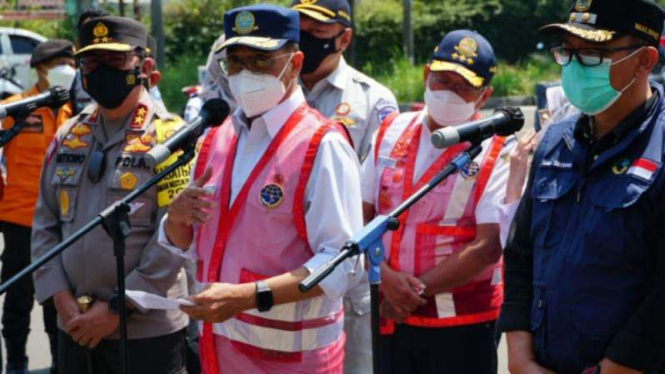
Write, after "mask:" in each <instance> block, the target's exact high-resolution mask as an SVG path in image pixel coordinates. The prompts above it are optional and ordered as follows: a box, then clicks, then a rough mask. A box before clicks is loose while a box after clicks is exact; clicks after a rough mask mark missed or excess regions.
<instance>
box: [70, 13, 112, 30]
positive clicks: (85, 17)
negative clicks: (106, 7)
mask: <svg viewBox="0 0 665 374" xmlns="http://www.w3.org/2000/svg"><path fill="white" fill-rule="evenodd" d="M107 16H109V14H108V13H107V12H105V11H103V10H101V9H90V10H86V11H85V12H83V13H81V15H80V16H79V19H78V22H77V23H76V30H78V31H79V32H81V27H82V26H83V24H84V23H86V22H88V21H90V20H91V19H93V18H99V17H107Z"/></svg>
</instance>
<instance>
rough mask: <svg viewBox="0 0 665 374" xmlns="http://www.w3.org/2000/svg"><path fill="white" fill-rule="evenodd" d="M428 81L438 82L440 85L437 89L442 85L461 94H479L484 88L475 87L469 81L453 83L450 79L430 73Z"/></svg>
mask: <svg viewBox="0 0 665 374" xmlns="http://www.w3.org/2000/svg"><path fill="white" fill-rule="evenodd" d="M427 81H428V82H429V83H434V84H436V85H437V86H438V87H437V89H439V87H441V88H444V89H446V90H449V91H453V92H455V93H458V94H459V95H460V96H473V95H477V94H478V93H479V92H480V91H481V90H482V88H475V87H473V86H471V85H470V84H468V83H453V82H451V81H450V80H448V79H446V78H444V77H441V76H438V75H435V74H430V76H429V78H428V80H427Z"/></svg>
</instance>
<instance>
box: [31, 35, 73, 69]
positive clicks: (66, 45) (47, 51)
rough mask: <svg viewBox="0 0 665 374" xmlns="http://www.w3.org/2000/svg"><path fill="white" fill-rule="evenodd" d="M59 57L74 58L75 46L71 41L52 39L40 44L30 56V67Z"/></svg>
mask: <svg viewBox="0 0 665 374" xmlns="http://www.w3.org/2000/svg"><path fill="white" fill-rule="evenodd" d="M58 57H71V58H73V57H74V44H73V43H72V42H70V41H69V40H64V39H51V40H47V41H45V42H44V43H41V44H39V45H38V46H36V47H35V49H34V50H33V51H32V56H30V67H31V68H34V67H35V66H37V65H39V64H41V63H43V62H46V61H48V60H52V59H54V58H58Z"/></svg>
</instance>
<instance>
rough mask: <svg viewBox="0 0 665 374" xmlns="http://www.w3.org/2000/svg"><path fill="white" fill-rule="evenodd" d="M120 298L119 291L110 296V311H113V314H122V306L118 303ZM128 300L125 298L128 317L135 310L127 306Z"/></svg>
mask: <svg viewBox="0 0 665 374" xmlns="http://www.w3.org/2000/svg"><path fill="white" fill-rule="evenodd" d="M119 298H120V297H119V296H118V293H117V292H116V293H114V294H113V295H111V297H109V299H108V301H107V303H108V306H109V312H111V313H112V314H115V315H116V316H117V315H119V314H120V306H119V304H118V300H119ZM126 301H127V300H125V311H126V313H125V315H126V316H127V317H129V316H131V315H132V313H133V312H134V311H133V310H131V309H129V307H128V306H127V303H126Z"/></svg>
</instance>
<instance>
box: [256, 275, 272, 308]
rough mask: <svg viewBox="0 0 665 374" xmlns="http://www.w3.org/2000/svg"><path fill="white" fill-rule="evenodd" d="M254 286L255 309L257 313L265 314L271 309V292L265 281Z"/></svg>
mask: <svg viewBox="0 0 665 374" xmlns="http://www.w3.org/2000/svg"><path fill="white" fill-rule="evenodd" d="M255 284H256V309H258V311H259V312H267V311H269V310H270V309H272V305H273V298H272V291H271V290H270V287H268V283H266V282H265V281H262V280H261V281H258V282H255Z"/></svg>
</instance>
